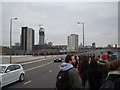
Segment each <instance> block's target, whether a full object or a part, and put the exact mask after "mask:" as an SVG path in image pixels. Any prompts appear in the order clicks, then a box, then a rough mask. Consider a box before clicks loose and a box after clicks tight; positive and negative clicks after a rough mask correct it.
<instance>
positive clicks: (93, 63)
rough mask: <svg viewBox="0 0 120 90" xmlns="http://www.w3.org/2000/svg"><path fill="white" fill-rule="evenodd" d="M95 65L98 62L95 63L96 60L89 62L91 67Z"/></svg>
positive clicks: (95, 66)
mask: <svg viewBox="0 0 120 90" xmlns="http://www.w3.org/2000/svg"><path fill="white" fill-rule="evenodd" d="M97 66H98V63H97V61H96V60H92V61H91V62H90V67H91V68H97Z"/></svg>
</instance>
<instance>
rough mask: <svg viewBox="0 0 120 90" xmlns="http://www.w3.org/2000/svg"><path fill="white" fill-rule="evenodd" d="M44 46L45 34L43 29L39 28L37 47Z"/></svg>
mask: <svg viewBox="0 0 120 90" xmlns="http://www.w3.org/2000/svg"><path fill="white" fill-rule="evenodd" d="M44 44H45V32H44V28H43V27H42V26H40V29H39V45H44Z"/></svg>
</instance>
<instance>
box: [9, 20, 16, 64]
mask: <svg viewBox="0 0 120 90" xmlns="http://www.w3.org/2000/svg"><path fill="white" fill-rule="evenodd" d="M13 20H17V18H12V19H10V63H12V21H13Z"/></svg>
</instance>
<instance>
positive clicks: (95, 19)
mask: <svg viewBox="0 0 120 90" xmlns="http://www.w3.org/2000/svg"><path fill="white" fill-rule="evenodd" d="M14 17H17V18H18V20H17V21H13V28H12V36H13V39H12V44H13V45H14V43H16V42H20V34H21V27H22V26H28V27H29V28H33V29H34V30H35V44H38V41H39V34H38V33H39V25H40V24H42V25H43V27H44V28H45V41H46V42H53V44H54V45H61V44H62V45H64V44H65V45H67V36H69V35H70V34H78V35H79V44H80V43H82V25H78V24H77V22H78V21H80V22H84V23H85V45H91V44H92V43H93V42H95V43H96V45H97V46H105V45H107V44H112V45H114V44H118V3H117V2H3V3H2V45H4V46H9V28H10V27H9V26H10V19H11V18H14Z"/></svg>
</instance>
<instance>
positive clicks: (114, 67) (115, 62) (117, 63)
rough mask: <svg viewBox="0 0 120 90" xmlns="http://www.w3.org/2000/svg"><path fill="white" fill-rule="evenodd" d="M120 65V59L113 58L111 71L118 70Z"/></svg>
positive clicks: (110, 64) (110, 65)
mask: <svg viewBox="0 0 120 90" xmlns="http://www.w3.org/2000/svg"><path fill="white" fill-rule="evenodd" d="M118 67H120V60H113V61H111V62H110V63H109V69H110V71H114V70H117V69H118Z"/></svg>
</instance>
